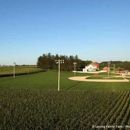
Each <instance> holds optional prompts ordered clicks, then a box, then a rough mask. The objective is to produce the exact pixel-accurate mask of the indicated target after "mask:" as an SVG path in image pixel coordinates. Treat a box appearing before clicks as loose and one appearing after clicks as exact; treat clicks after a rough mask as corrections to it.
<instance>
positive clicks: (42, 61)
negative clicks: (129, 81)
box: [37, 53, 130, 71]
mask: <svg viewBox="0 0 130 130" xmlns="http://www.w3.org/2000/svg"><path fill="white" fill-rule="evenodd" d="M58 59H62V60H64V64H62V65H61V70H63V71H72V70H74V64H73V63H74V62H76V63H77V64H76V70H81V71H82V69H83V68H84V67H85V66H86V65H88V64H90V63H92V61H90V60H86V61H84V60H81V59H79V58H78V56H77V55H76V56H72V55H70V56H66V55H58V54H56V55H52V54H51V53H48V54H43V55H42V56H39V57H38V60H37V66H38V67H39V68H42V69H51V70H52V69H55V70H56V69H57V64H56V60H58ZM99 66H100V70H101V69H102V68H103V67H106V66H108V61H106V62H101V63H99ZM110 68H111V70H113V69H115V70H130V62H128V61H125V62H123V61H110Z"/></svg>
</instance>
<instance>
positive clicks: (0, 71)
mask: <svg viewBox="0 0 130 130" xmlns="http://www.w3.org/2000/svg"><path fill="white" fill-rule="evenodd" d="M13 69H14V67H13V66H9V67H0V75H5V74H13ZM39 70H41V69H40V68H38V67H37V66H15V73H16V74H17V73H30V72H35V71H39Z"/></svg>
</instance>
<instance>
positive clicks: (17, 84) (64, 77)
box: [0, 71, 130, 91]
mask: <svg viewBox="0 0 130 130" xmlns="http://www.w3.org/2000/svg"><path fill="white" fill-rule="evenodd" d="M73 75H74V74H73V73H72V72H61V91H62V90H77V91H79V90H87V91H99V90H101V91H130V82H128V83H107V82H104V83H97V82H81V81H72V80H69V79H68V78H69V77H72V76H73ZM80 75H82V74H76V76H80ZM83 75H86V76H87V74H83ZM57 80H58V77H57V71H47V72H41V73H37V74H33V75H24V76H16V78H13V77H5V78H0V88H30V89H32V88H35V89H44V90H57Z"/></svg>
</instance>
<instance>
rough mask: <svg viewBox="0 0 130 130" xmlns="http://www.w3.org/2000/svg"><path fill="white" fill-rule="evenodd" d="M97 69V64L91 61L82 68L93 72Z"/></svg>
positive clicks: (84, 70)
mask: <svg viewBox="0 0 130 130" xmlns="http://www.w3.org/2000/svg"><path fill="white" fill-rule="evenodd" d="M97 70H99V64H98V63H97V62H93V63H91V64H89V65H87V66H85V68H84V69H83V72H95V71H97Z"/></svg>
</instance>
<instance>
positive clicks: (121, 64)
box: [100, 61, 130, 71]
mask: <svg viewBox="0 0 130 130" xmlns="http://www.w3.org/2000/svg"><path fill="white" fill-rule="evenodd" d="M104 66H108V62H102V63H100V69H102V68H103V67H104ZM110 69H111V70H129V71H130V61H110Z"/></svg>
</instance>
